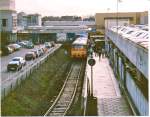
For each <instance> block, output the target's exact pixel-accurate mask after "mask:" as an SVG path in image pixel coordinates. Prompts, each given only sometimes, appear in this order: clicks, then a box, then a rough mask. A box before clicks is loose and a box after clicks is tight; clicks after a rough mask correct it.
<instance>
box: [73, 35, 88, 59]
mask: <svg viewBox="0 0 150 117" xmlns="http://www.w3.org/2000/svg"><path fill="white" fill-rule="evenodd" d="M87 40H88V39H87V38H85V37H79V38H77V39H76V40H75V41H74V42H73V43H72V47H71V57H72V58H81V59H82V58H86V57H87Z"/></svg>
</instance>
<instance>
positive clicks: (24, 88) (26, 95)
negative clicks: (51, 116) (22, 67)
mask: <svg viewBox="0 0 150 117" xmlns="http://www.w3.org/2000/svg"><path fill="white" fill-rule="evenodd" d="M64 53H65V49H64V48H63V47H61V48H60V49H59V50H58V51H57V52H55V54H54V55H52V56H51V57H50V58H49V59H48V60H47V62H45V63H44V64H43V65H41V66H40V67H39V68H38V69H37V70H35V71H34V72H33V73H32V74H31V75H30V76H29V77H28V78H27V79H26V80H25V81H23V82H22V84H21V85H20V86H18V87H17V88H16V89H15V90H14V91H12V92H11V93H10V94H9V95H8V96H7V97H5V99H4V100H3V101H2V102H1V104H2V105H1V114H2V115H3V116H25V115H26V116H29V115H31V116H40V115H43V114H44V113H45V112H46V110H47V109H48V108H49V106H50V104H51V101H52V100H53V99H55V97H56V96H57V95H58V93H59V91H60V89H61V87H62V85H63V83H64V80H65V78H66V74H67V71H68V69H69V68H70V65H71V59H70V57H69V55H65V54H64Z"/></svg>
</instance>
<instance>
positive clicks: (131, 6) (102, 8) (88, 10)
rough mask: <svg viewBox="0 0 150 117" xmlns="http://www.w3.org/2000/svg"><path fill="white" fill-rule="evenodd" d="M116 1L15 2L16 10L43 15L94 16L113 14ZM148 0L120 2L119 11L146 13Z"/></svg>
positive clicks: (57, 0) (148, 6)
mask: <svg viewBox="0 0 150 117" xmlns="http://www.w3.org/2000/svg"><path fill="white" fill-rule="evenodd" d="M116 6H117V0H16V10H17V11H18V12H20V11H24V12H27V13H40V14H42V15H43V16H44V15H54V16H62V15H81V16H86V15H94V14H95V13H97V12H107V8H110V10H109V12H115V11H116V9H117V8H116ZM148 9H150V0H122V2H121V3H119V11H146V10H148Z"/></svg>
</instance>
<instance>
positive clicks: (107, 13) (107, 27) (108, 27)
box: [107, 8, 110, 30]
mask: <svg viewBox="0 0 150 117" xmlns="http://www.w3.org/2000/svg"><path fill="white" fill-rule="evenodd" d="M109 10H110V8H107V30H108V28H109V27H108V16H109V14H108V13H109Z"/></svg>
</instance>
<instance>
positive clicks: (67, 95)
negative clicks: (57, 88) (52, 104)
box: [61, 93, 72, 98]
mask: <svg viewBox="0 0 150 117" xmlns="http://www.w3.org/2000/svg"><path fill="white" fill-rule="evenodd" d="M61 97H70V98H71V97H72V95H71V94H68V93H65V94H62V96H61Z"/></svg>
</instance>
